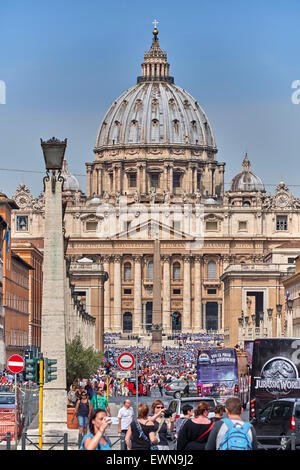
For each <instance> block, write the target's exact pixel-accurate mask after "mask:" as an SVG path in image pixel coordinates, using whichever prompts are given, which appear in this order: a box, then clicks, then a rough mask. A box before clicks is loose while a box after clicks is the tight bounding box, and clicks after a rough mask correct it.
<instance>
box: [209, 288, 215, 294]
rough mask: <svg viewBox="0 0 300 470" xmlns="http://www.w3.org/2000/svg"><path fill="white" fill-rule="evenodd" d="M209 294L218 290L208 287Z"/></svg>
mask: <svg viewBox="0 0 300 470" xmlns="http://www.w3.org/2000/svg"><path fill="white" fill-rule="evenodd" d="M207 293H208V294H216V293H217V290H216V289H207Z"/></svg>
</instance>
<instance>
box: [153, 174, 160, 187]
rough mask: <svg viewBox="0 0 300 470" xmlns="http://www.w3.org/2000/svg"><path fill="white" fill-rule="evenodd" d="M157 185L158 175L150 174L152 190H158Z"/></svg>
mask: <svg viewBox="0 0 300 470" xmlns="http://www.w3.org/2000/svg"><path fill="white" fill-rule="evenodd" d="M158 185H159V173H151V186H152V188H158Z"/></svg>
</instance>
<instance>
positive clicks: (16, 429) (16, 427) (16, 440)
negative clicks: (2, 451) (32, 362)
mask: <svg viewBox="0 0 300 470" xmlns="http://www.w3.org/2000/svg"><path fill="white" fill-rule="evenodd" d="M17 410H18V391H17V374H15V448H16V449H17V445H18V420H17Z"/></svg>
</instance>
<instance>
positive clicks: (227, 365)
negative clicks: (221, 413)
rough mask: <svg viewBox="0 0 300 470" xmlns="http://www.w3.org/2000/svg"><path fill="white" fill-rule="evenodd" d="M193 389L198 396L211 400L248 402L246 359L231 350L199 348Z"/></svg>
mask: <svg viewBox="0 0 300 470" xmlns="http://www.w3.org/2000/svg"><path fill="white" fill-rule="evenodd" d="M197 389H198V396H200V397H205V396H207V397H215V398H216V400H217V401H218V402H219V403H220V404H224V403H225V401H226V400H227V398H228V397H232V396H237V397H239V398H240V400H241V402H242V405H243V407H246V405H247V403H248V400H249V373H248V365H247V356H246V353H244V352H238V351H236V349H234V348H222V349H220V348H217V349H201V350H199V351H198V357H197Z"/></svg>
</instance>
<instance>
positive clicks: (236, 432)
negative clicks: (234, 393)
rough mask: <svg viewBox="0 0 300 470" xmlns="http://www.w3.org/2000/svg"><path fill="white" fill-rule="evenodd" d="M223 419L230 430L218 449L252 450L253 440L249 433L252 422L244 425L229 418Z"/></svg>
mask: <svg viewBox="0 0 300 470" xmlns="http://www.w3.org/2000/svg"><path fill="white" fill-rule="evenodd" d="M223 421H224V422H225V423H226V425H227V427H228V431H227V432H226V434H225V436H224V438H223V440H222V442H221V445H220V447H219V449H218V450H252V442H251V439H250V436H249V434H248V430H249V428H250V426H251V424H250V423H244V425H243V426H240V424H238V423H233V422H232V421H231V420H230V419H228V418H223Z"/></svg>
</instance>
